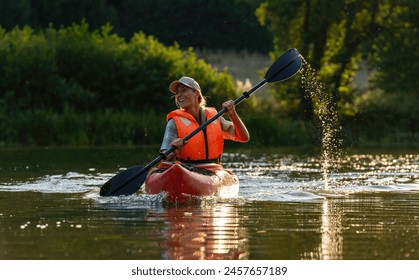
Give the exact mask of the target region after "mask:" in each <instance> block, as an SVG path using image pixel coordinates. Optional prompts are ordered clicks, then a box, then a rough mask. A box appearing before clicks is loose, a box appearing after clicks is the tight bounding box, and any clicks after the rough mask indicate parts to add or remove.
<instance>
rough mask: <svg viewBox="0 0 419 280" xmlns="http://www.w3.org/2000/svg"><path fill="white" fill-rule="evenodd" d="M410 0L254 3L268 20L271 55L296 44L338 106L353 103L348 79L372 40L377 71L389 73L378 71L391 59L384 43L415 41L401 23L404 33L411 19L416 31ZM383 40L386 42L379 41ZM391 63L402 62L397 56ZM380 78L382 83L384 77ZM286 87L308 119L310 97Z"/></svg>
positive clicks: (368, 49)
mask: <svg viewBox="0 0 419 280" xmlns="http://www.w3.org/2000/svg"><path fill="white" fill-rule="evenodd" d="M413 2H415V1H403V0H400V1H394V2H393V1H389V0H373V1H362V0H332V1H321V0H296V1H285V0H284V1H274V0H269V1H266V2H265V3H263V4H262V5H261V6H260V7H259V8H258V10H257V14H258V16H259V20H260V22H261V23H262V24H266V25H268V27H269V28H270V30H271V31H272V32H273V33H274V34H275V39H274V45H275V51H274V52H273V53H274V55H278V54H279V53H281V52H283V51H284V50H285V49H287V48H290V47H296V48H297V49H298V50H299V51H300V53H301V54H302V55H303V56H304V58H305V59H306V60H307V62H308V63H309V64H310V65H311V66H312V67H313V68H314V69H315V70H316V71H317V74H318V75H319V77H320V79H321V81H323V82H324V84H325V85H326V90H327V91H328V92H329V93H330V94H331V96H332V100H333V104H335V105H336V106H337V105H338V104H339V105H340V107H341V108H343V107H345V106H344V105H345V103H348V102H349V103H350V102H352V95H351V94H352V93H353V88H352V79H353V77H354V75H355V73H356V70H357V63H359V62H360V61H361V60H362V59H365V58H366V57H367V56H368V55H369V53H370V51H371V43H373V42H374V46H375V47H376V49H377V50H376V54H379V55H380V56H385V57H386V58H384V57H383V58H379V59H377V60H376V61H375V64H373V66H374V67H375V68H376V69H377V70H378V72H380V73H381V76H380V77H387V78H388V76H387V75H385V74H383V71H385V69H382V68H381V66H382V65H380V63H381V64H385V63H386V62H387V61H388V60H389V59H390V60H391V54H390V53H389V48H386V47H385V46H386V45H387V46H388V45H389V44H390V45H391V46H392V47H393V48H395V47H396V46H397V43H396V42H397V41H399V42H401V41H403V40H410V41H412V42H411V43H414V42H413V41H414V40H417V39H415V38H418V36H417V31H414V32H413V34H410V35H409V36H408V38H410V39H406V38H405V36H404V35H403V28H404V30H405V31H404V32H405V33H407V30H408V29H409V28H411V27H412V26H415V24H416V30H417V21H416V22H415V23H414V22H413V21H414V18H415V17H414V15H415V14H416V13H417V9H411V8H412V7H410V8H409V6H412V5H413ZM415 3H416V2H415ZM415 5H416V6H417V4H415ZM409 9H411V10H410V15H409ZM401 11H404V13H403V12H401ZM394 12H396V13H394ZM401 17H402V18H401ZM394 22H396V23H394ZM402 23H404V24H405V25H404V26H403V24H402ZM397 25H399V26H397ZM383 31H386V32H383ZM406 35H407V34H406ZM392 37H396V38H392ZM397 38H399V40H397ZM401 38H403V39H401ZM384 41H385V42H388V41H391V43H389V42H388V43H385V44H382V43H384ZM380 42H381V43H380ZM403 45H404V46H406V45H409V49H410V50H411V51H414V48H416V50H417V44H412V45H413V46H412V45H411V44H410V42H409V43H406V42H404V43H403ZM406 47H407V46H406ZM417 53H418V52H417V51H416V54H417ZM386 54H387V55H386ZM376 58H377V56H376ZM413 61H416V60H413ZM393 62H395V63H396V64H398V65H400V66H401V67H402V63H401V61H398V62H397V61H393ZM387 70H389V69H387ZM388 73H390V72H388ZM379 81H382V82H384V80H383V79H381V80H380V79H379ZM392 83H393V86H394V87H397V84H398V83H399V82H398V81H396V79H394V78H393V79H392ZM377 85H378V83H377ZM381 86H382V85H381ZM288 91H289V92H291V93H292V95H291V96H298V99H299V100H300V106H301V107H300V108H302V110H301V111H302V112H303V113H302V114H304V116H305V118H306V119H310V118H311V116H312V107H313V103H312V100H310V99H309V97H307V96H306V95H305V94H304V92H303V91H302V90H300V91H299V93H297V92H295V91H296V90H290V89H288Z"/></svg>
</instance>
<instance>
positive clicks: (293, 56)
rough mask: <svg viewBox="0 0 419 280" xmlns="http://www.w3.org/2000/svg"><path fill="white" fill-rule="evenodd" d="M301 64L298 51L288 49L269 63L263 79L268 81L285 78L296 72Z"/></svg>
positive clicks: (277, 80)
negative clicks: (272, 62)
mask: <svg viewBox="0 0 419 280" xmlns="http://www.w3.org/2000/svg"><path fill="white" fill-rule="evenodd" d="M302 64H303V62H302V58H301V55H300V53H299V52H298V51H297V50H296V49H289V50H288V51H286V52H285V53H284V54H282V55H281V56H280V57H279V58H278V59H277V60H276V61H275V62H274V64H272V65H271V67H270V68H269V69H268V72H266V75H265V79H266V80H267V81H268V83H274V82H281V81H284V80H287V79H289V78H291V77H292V76H294V75H295V74H297V73H298V71H299V70H300V68H301V66H302Z"/></svg>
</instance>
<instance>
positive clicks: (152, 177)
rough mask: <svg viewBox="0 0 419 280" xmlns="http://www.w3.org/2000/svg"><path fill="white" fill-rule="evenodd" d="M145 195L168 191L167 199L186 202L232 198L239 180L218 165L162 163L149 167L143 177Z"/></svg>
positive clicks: (236, 192) (235, 194) (236, 191)
mask: <svg viewBox="0 0 419 280" xmlns="http://www.w3.org/2000/svg"><path fill="white" fill-rule="evenodd" d="M145 191H146V193H148V194H158V193H161V192H165V193H167V199H168V200H170V201H185V200H190V199H191V198H193V197H196V196H218V197H235V196H237V195H238V192H239V179H238V178H237V176H236V175H234V174H233V173H231V172H230V171H228V170H226V169H224V168H223V167H222V166H221V165H219V164H215V163H210V164H203V165H193V166H191V165H186V164H183V163H179V162H175V163H172V162H162V163H160V164H159V166H158V167H157V168H152V169H151V170H150V172H149V173H148V175H147V178H146V180H145Z"/></svg>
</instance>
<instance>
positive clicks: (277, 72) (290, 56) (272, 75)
mask: <svg viewBox="0 0 419 280" xmlns="http://www.w3.org/2000/svg"><path fill="white" fill-rule="evenodd" d="M284 55H285V57H284V58H285V59H286V60H285V61H283V60H281V59H282V57H283V56H284ZM284 55H283V56H281V57H280V58H279V59H278V60H277V61H275V63H274V64H273V65H272V66H271V67H270V68H269V69H268V72H267V73H266V75H265V78H264V79H263V80H262V81H260V82H259V83H258V84H256V85H255V86H254V87H252V88H251V89H250V90H249V91H247V92H244V93H243V94H242V95H241V96H240V97H238V98H237V99H236V100H234V105H238V104H240V103H241V102H242V101H243V100H244V99H246V98H249V97H250V95H251V94H252V93H253V92H255V91H256V90H258V89H259V88H261V87H262V86H263V85H265V84H266V83H268V82H278V81H281V80H285V79H288V78H290V77H292V76H293V75H294V74H295V73H296V72H297V71H298V69H299V68H300V67H301V58H300V55H299V54H298V51H297V50H295V49H291V50H289V51H288V52H287V53H285V54H284ZM297 58H299V63H298V64H297V66H298V67H297V68H296V69H294V70H292V71H291V72H290V71H284V70H286V68H287V67H290V68H292V66H291V65H292V64H293V63H294V62H295V61H296V59H297ZM279 65H280V67H278V66H279ZM287 70H289V69H287ZM283 71H284V72H283ZM281 75H282V76H281ZM226 112H227V109H226V108H223V109H222V110H220V111H219V112H218V113H217V114H216V115H215V116H213V117H212V118H210V119H209V120H207V121H206V122H205V123H203V124H202V125H200V126H199V127H198V128H196V129H195V130H194V131H192V132H191V133H190V134H189V135H187V136H186V137H185V138H183V142H184V143H186V142H187V141H188V140H189V139H191V138H192V137H193V136H195V135H196V134H197V133H198V132H200V131H201V130H203V129H204V128H205V127H207V126H208V125H209V124H210V123H212V122H213V121H215V120H216V119H218V118H219V117H221V116H222V115H223V114H225V113H226ZM176 149H177V147H175V146H172V147H170V148H169V149H168V150H166V151H165V152H163V153H160V154H159V156H158V157H157V158H155V159H154V160H153V161H151V162H150V163H149V164H147V165H146V166H144V167H143V168H142V169H141V170H140V171H138V172H136V173H134V174H133V175H131V176H130V177H129V178H128V179H127V180H126V181H125V182H124V183H123V184H121V185H120V186H118V187H116V188H115V189H114V190H113V191H112V193H111V194H109V195H112V194H114V193H116V192H117V191H119V190H120V189H122V188H123V187H125V186H127V185H128V184H129V183H131V182H132V181H133V180H134V179H136V178H137V177H139V176H141V175H143V174H144V173H145V172H147V171H148V170H149V169H150V168H151V167H153V166H154V165H156V164H157V163H158V162H159V161H161V160H162V159H166V158H167V156H168V155H170V154H171V153H172V152H174V151H175V150H176ZM139 187H140V186H139Z"/></svg>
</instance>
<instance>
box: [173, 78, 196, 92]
mask: <svg viewBox="0 0 419 280" xmlns="http://www.w3.org/2000/svg"><path fill="white" fill-rule="evenodd" d="M179 84H182V85H185V86H187V87H190V88H192V89H195V90H197V91H199V92H201V87H200V86H199V84H198V83H197V82H196V81H195V80H194V79H192V78H191V77H182V78H180V79H179V80H178V81H173V82H172V83H171V84H170V86H169V89H170V91H171V92H173V93H176V89H177V87H178V85H179Z"/></svg>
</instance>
